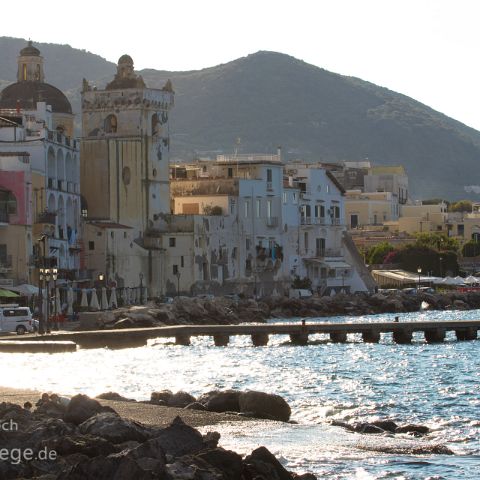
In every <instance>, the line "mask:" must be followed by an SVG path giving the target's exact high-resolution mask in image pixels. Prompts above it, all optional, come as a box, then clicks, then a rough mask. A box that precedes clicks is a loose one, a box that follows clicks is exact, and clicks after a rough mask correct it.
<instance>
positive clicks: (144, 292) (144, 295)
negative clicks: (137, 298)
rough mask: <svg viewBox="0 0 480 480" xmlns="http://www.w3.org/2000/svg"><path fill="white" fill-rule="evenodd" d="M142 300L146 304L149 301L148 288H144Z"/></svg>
mask: <svg viewBox="0 0 480 480" xmlns="http://www.w3.org/2000/svg"><path fill="white" fill-rule="evenodd" d="M141 299H142V300H143V303H144V304H145V303H147V301H148V288H147V287H143V289H142V296H141Z"/></svg>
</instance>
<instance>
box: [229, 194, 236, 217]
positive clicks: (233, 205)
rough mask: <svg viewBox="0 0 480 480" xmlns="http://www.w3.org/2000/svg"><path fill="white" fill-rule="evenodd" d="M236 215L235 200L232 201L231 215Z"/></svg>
mask: <svg viewBox="0 0 480 480" xmlns="http://www.w3.org/2000/svg"><path fill="white" fill-rule="evenodd" d="M234 213H235V200H234V199H233V198H231V199H230V215H233V214H234Z"/></svg>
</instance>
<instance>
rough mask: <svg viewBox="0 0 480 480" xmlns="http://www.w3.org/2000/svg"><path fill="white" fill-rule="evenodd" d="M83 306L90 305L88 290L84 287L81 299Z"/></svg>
mask: <svg viewBox="0 0 480 480" xmlns="http://www.w3.org/2000/svg"><path fill="white" fill-rule="evenodd" d="M80 306H81V307H88V300H87V290H86V289H85V288H82V299H81V301H80Z"/></svg>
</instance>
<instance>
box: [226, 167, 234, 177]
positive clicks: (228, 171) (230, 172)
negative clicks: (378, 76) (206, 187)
mask: <svg viewBox="0 0 480 480" xmlns="http://www.w3.org/2000/svg"><path fill="white" fill-rule="evenodd" d="M227 176H228V178H233V168H232V167H228V170H227Z"/></svg>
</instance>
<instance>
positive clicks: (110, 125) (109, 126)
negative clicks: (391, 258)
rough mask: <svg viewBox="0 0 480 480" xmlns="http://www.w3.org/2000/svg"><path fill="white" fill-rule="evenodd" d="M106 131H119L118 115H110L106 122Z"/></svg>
mask: <svg viewBox="0 0 480 480" xmlns="http://www.w3.org/2000/svg"><path fill="white" fill-rule="evenodd" d="M104 129H105V133H117V117H116V116H115V115H109V116H108V117H107V118H106V119H105V123H104Z"/></svg>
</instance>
